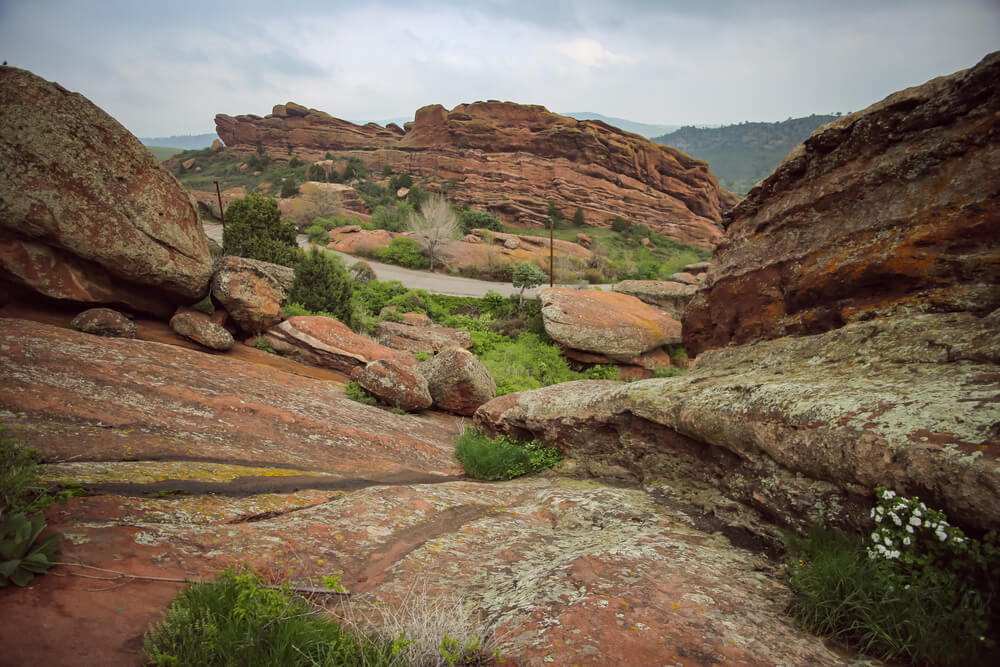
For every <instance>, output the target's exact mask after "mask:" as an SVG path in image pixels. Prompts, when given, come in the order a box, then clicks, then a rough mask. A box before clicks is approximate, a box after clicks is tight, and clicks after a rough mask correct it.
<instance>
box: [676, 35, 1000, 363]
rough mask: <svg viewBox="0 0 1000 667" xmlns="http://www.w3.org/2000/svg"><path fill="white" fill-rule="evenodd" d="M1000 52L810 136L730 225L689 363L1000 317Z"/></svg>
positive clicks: (695, 304)
mask: <svg viewBox="0 0 1000 667" xmlns="http://www.w3.org/2000/svg"><path fill="white" fill-rule="evenodd" d="M998 81H1000V52H998V53H994V54H991V55H989V56H987V57H986V58H984V59H983V61H982V62H980V63H979V64H978V65H976V66H975V67H974V68H972V69H969V70H964V71H961V72H958V73H956V74H953V75H951V76H947V77H940V78H937V79H934V80H932V81H929V82H927V83H925V84H923V85H922V86H917V87H915V88H909V89H907V90H903V91H901V92H898V93H895V94H893V95H890V96H889V97H887V98H886V99H884V100H882V101H881V102H878V103H877V104H874V105H872V106H871V107H869V108H867V109H865V110H863V111H859V112H857V113H853V114H850V115H848V116H844V117H843V118H840V119H838V120H836V121H835V122H833V123H830V124H828V125H825V126H823V127H821V128H820V129H818V130H816V131H815V132H814V133H813V134H812V136H810V137H809V138H808V139H807V140H806V141H805V142H804V143H803V144H802V145H801V146H800V147H799V148H797V149H796V150H795V151H793V152H792V153H791V154H789V156H788V157H787V158H785V160H784V161H783V162H782V163H781V165H779V166H778V168H777V169H775V171H774V173H772V174H771V175H770V176H769V177H768V178H767V179H766V180H764V181H763V182H762V183H761V184H759V185H758V186H757V187H755V188H754V189H753V190H751V191H750V193H749V194H748V195H747V197H746V199H744V200H743V202H741V203H740V204H739V205H738V206H737V207H735V208H734V209H732V210H731V211H730V212H729V213H727V214H726V218H725V220H726V222H725V224H726V236H725V239H724V240H723V241H722V242H721V243H720V245H719V246H718V248H717V249H716V251H715V255H714V258H713V261H712V267H711V268H710V269H709V271H708V279H707V283H706V286H705V288H704V289H703V290H702V291H701V292H700V293H699V294H698V295H697V296H696V297H695V299H694V300H693V301H692V303H691V306H689V308H688V310H687V313H686V315H685V318H684V338H685V347H687V349H688V350H689V351H690V352H693V353H695V354H696V353H698V352H700V351H701V350H705V349H710V348H714V347H720V346H724V345H728V344H740V343H744V342H747V341H751V340H756V339H761V338H764V339H768V338H777V337H780V336H785V335H798V334H808V333H818V332H821V331H826V330H829V329H833V328H836V327H839V326H841V325H843V324H844V323H849V322H857V321H861V320H865V319H870V318H874V317H882V316H889V315H892V314H894V313H899V312H961V311H970V312H975V313H978V314H986V313H989V312H990V311H991V310H993V309H994V308H996V307H997V306H1000V247H998V242H997V239H1000V132H998V131H997V127H996V116H997V114H998V113H1000V86H998V85H997V82H998Z"/></svg>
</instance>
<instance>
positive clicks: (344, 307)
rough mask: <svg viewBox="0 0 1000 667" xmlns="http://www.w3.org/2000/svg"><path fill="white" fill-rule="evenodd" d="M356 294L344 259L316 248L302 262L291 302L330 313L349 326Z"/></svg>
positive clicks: (292, 289) (289, 292)
mask: <svg viewBox="0 0 1000 667" xmlns="http://www.w3.org/2000/svg"><path fill="white" fill-rule="evenodd" d="M353 296H354V284H353V282H352V281H351V279H350V277H349V276H348V274H347V268H346V267H345V266H344V262H343V260H341V259H340V258H339V257H337V256H336V255H331V254H330V253H328V252H326V251H325V250H320V249H319V248H316V247H314V248H312V249H311V250H310V251H309V252H307V253H306V254H305V255H304V256H303V257H302V258H301V260H300V261H299V264H298V266H297V267H296V268H295V282H293V283H292V288H291V289H290V290H289V291H288V301H290V302H294V303H297V304H300V305H302V306H303V307H305V308H307V309H308V310H311V311H318V312H327V313H330V314H331V315H332V316H333V317H335V318H336V319H338V320H340V321H341V322H343V323H344V324H347V325H348V326H351V324H352V321H351V316H352V314H353V311H354V307H353V304H352V303H351V300H352V298H353Z"/></svg>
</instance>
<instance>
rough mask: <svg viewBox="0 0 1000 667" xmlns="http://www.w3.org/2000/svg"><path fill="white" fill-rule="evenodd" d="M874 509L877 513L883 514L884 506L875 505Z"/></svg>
mask: <svg viewBox="0 0 1000 667" xmlns="http://www.w3.org/2000/svg"><path fill="white" fill-rule="evenodd" d="M875 511H876V512H878V513H879V514H885V508H884V507H882V506H881V505H879V506H878V507H876V508H875Z"/></svg>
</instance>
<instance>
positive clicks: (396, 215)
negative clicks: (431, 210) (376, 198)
mask: <svg viewBox="0 0 1000 667" xmlns="http://www.w3.org/2000/svg"><path fill="white" fill-rule="evenodd" d="M413 212H414V211H413V207H412V206H410V205H409V204H407V203H406V202H405V201H401V202H397V203H396V204H390V205H386V204H380V205H378V206H376V207H375V210H374V211H373V212H372V225H374V226H375V228H376V229H384V230H386V231H389V232H403V231H406V229H407V227H406V224H407V223H406V221H407V218H408V217H409V216H410V215H412V214H413Z"/></svg>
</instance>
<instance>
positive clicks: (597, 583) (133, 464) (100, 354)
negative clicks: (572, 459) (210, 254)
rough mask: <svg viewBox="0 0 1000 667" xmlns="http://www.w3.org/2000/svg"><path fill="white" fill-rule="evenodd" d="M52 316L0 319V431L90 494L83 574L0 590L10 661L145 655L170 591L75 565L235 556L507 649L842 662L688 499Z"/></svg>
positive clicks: (555, 654) (551, 660)
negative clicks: (471, 622)
mask: <svg viewBox="0 0 1000 667" xmlns="http://www.w3.org/2000/svg"><path fill="white" fill-rule="evenodd" d="M62 324H63V326H52V325H46V324H37V323H33V322H27V321H24V320H13V319H4V320H0V342H2V344H3V346H4V353H3V356H2V357H0V411H2V412H0V415H2V421H3V422H4V423H5V424H6V425H7V426H8V429H9V430H8V433H7V435H8V436H11V435H12V436H14V437H16V438H18V439H20V440H21V441H22V442H24V443H25V444H28V445H31V446H34V447H36V448H38V449H39V450H40V451H41V452H42V454H43V455H44V456H45V458H46V460H47V461H49V464H48V465H46V466H45V478H46V479H48V480H50V481H54V482H59V481H63V482H76V483H82V484H83V485H84V486H86V487H87V488H88V489H90V490H91V491H92V494H91V495H88V496H86V497H82V498H76V499H74V500H72V501H70V503H69V504H68V505H57V506H54V507H52V508H51V509H49V510H48V511H47V513H46V516H47V519H48V521H49V524H50V527H51V528H52V529H56V530H61V531H63V532H64V533H65V539H64V541H63V546H62V554H61V560H62V561H63V562H65V563H74V564H79V565H73V566H70V565H60V566H57V567H56V568H54V569H53V570H52V571H51V572H50V573H49V574H47V575H45V576H42V577H40V578H38V579H37V580H36V581H35V582H34V583H33V584H32V586H31V587H29V588H26V589H16V588H15V587H10V588H6V589H3V590H0V643H2V645H3V646H4V659H5V660H8V661H11V662H12V663H13V664H32V663H36V664H43V663H44V664H46V665H52V666H60V665H78V664H81V663H85V664H101V665H108V666H109V667H111V666H117V665H137V664H140V663H141V661H142V656H141V653H140V649H141V644H142V635H143V633H144V632H145V631H146V629H147V628H148V626H149V624H150V623H152V622H154V621H156V620H157V619H158V618H159V617H160V615H161V614H162V612H163V610H164V609H165V608H166V604H167V603H168V601H169V600H170V599H171V598H172V597H173V596H174V594H175V593H176V591H177V589H178V587H179V586H180V584H178V583H175V582H170V581H163V580H158V581H157V580H141V579H140V580H123V579H119V580H115V581H94V580H93V579H84V578H78V577H75V576H70V575H71V574H73V573H75V574H81V575H89V576H101V577H107V576H111V577H113V576H115V575H114V572H124V573H128V574H134V575H142V576H151V577H161V578H164V577H166V578H177V579H183V578H197V577H212V576H214V574H215V573H216V572H218V571H219V570H220V569H222V568H224V567H227V566H232V565H239V564H240V563H243V562H246V563H249V564H250V565H252V566H254V567H257V568H260V569H261V570H262V571H264V572H265V573H267V574H268V576H272V577H274V578H276V579H280V580H282V581H291V582H293V583H294V584H296V585H306V586H310V585H311V586H315V585H318V583H319V579H320V578H321V577H323V576H327V575H331V574H337V575H340V576H341V577H342V578H343V581H344V583H345V585H346V586H347V588H348V590H349V591H350V592H351V593H352V596H350V597H349V598H347V599H345V600H344V601H343V602H341V603H340V604H336V603H330V604H329V605H328V608H329V610H330V611H331V612H332V613H335V614H339V615H342V616H343V615H347V614H350V615H352V616H353V617H355V618H357V617H358V615H359V614H360V613H361V612H363V611H365V610H368V611H371V610H373V609H379V608H388V609H389V610H398V609H400V608H404V607H408V608H411V609H412V608H413V607H414V606H420V605H428V606H430V605H433V604H434V603H437V605H438V608H439V610H443V611H439V612H438V613H444V614H446V616H445V618H444V620H443V624H442V626H441V627H442V628H444V630H448V629H450V628H451V627H453V625H452V624H453V622H454V621H453V619H452V618H451V617H449V616H447V614H453V613H455V611H456V610H457V609H458V608H460V607H463V606H464V607H465V608H467V609H469V610H471V611H472V612H473V614H474V616H475V617H478V618H480V619H481V627H482V629H483V632H481V633H480V635H481V638H483V639H484V640H485V641H487V642H489V643H490V644H491V645H493V646H496V647H497V648H499V649H500V650H501V651H502V653H503V655H504V656H506V658H507V660H508V664H518V665H565V666H568V665H572V664H585V663H586V664H612V663H613V664H619V665H626V666H629V665H636V666H639V665H649V664H660V663H663V662H683V663H684V664H695V665H709V664H713V663H723V662H727V664H728V663H732V664H737V665H770V664H811V665H834V664H843V662H844V661H842V660H841V659H839V658H838V657H837V656H836V655H834V654H833V653H831V652H830V651H829V650H828V649H826V648H825V647H824V645H823V643H822V641H820V640H819V639H817V638H814V637H810V636H808V635H804V634H802V633H801V632H800V631H799V630H797V629H795V628H794V627H793V626H792V625H791V624H790V623H789V622H788V621H787V619H786V618H785V617H784V616H783V609H784V607H785V604H786V603H787V601H788V599H789V591H788V590H787V588H785V587H784V586H783V585H782V584H780V583H779V582H778V581H777V580H776V579H775V578H774V577H773V575H771V574H769V571H768V567H767V566H766V564H765V562H764V561H763V560H762V559H760V558H758V557H755V556H754V555H753V554H752V553H751V552H748V551H744V550H741V549H737V548H735V547H733V546H732V545H731V544H730V543H729V542H728V541H727V540H726V538H724V537H722V536H721V535H718V534H712V532H711V531H712V527H713V524H712V523H711V522H705V521H704V520H702V519H699V518H698V517H699V516H700V515H699V514H698V513H697V512H696V511H694V510H693V509H689V508H686V507H685V506H682V505H678V504H674V505H673V506H667V505H661V504H657V503H656V502H654V501H653V499H652V498H651V496H649V495H647V494H645V493H643V492H642V491H639V490H630V489H625V488H614V487H610V486H604V485H601V484H596V483H593V482H583V481H573V480H569V479H563V478H558V477H551V476H550V477H535V478H529V479H523V480H517V481H513V482H507V483H500V484H489V483H481V482H474V481H470V480H467V479H462V478H459V477H456V474H457V473H458V472H459V468H458V467H457V465H456V462H455V460H454V458H453V455H452V446H453V441H454V437H455V434H456V433H457V432H458V430H459V429H460V428H461V423H460V422H459V421H458V420H457V419H455V418H451V417H447V416H444V415H437V414H433V413H425V414H423V415H421V416H410V415H395V414H392V413H390V412H386V411H383V410H379V409H375V408H371V407H368V406H363V405H359V404H357V403H353V402H351V401H348V400H347V399H346V398H345V397H344V395H343V391H342V388H341V387H340V381H333V382H332V381H330V380H328V379H314V378H312V377H305V376H303V375H299V374H292V373H289V372H288V369H287V367H286V368H284V369H278V368H275V367H273V366H266V367H264V366H260V365H258V364H257V363H255V362H254V361H255V360H264V361H267V362H269V363H270V362H272V358H271V355H268V354H266V353H264V352H259V351H256V350H248V348H242V346H237V347H236V348H234V350H236V349H237V348H241V349H242V350H243V351H244V353H245V352H247V351H249V352H253V353H256V356H254V357H252V358H250V359H248V360H238V359H234V358H232V356H231V355H232V354H233V353H232V352H230V353H226V354H224V355H207V354H204V353H198V352H194V351H191V350H186V349H180V348H178V347H175V346H168V345H162V344H159V343H152V342H147V341H144V340H127V339H107V338H101V337H97V336H91V335H87V334H83V333H79V332H74V331H70V330H68V329H66V328H64V326H65V324H66V323H65V322H63V323H62ZM141 334H142V327H140V335H141ZM248 361H250V362H251V363H248ZM303 368H305V367H303ZM305 370H309V369H305ZM312 370H317V369H312ZM83 566H88V567H83ZM93 567H98V568H105V570H104V571H103V572H102V571H99V570H94V569H88V568H93ZM59 575H65V576H59ZM38 628H45V632H39V631H38ZM66 637H87V641H86V642H67V641H66Z"/></svg>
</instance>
